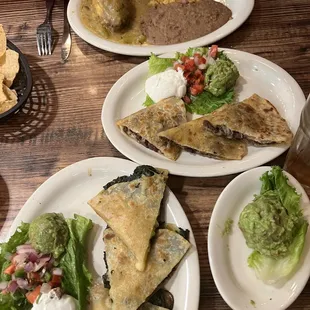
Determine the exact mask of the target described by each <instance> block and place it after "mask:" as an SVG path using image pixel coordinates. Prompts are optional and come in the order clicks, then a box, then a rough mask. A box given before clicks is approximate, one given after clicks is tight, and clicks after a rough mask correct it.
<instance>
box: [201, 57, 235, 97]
mask: <svg viewBox="0 0 310 310" xmlns="http://www.w3.org/2000/svg"><path fill="white" fill-rule="evenodd" d="M238 77H239V71H238V69H237V67H236V66H235V64H234V63H233V62H232V61H231V60H230V59H229V58H227V57H224V56H223V57H222V58H219V59H217V60H216V62H215V64H213V65H211V66H209V68H208V69H207V72H206V74H205V83H206V89H207V90H208V91H209V92H210V93H211V94H213V95H214V96H216V97H218V96H221V95H223V94H224V93H225V92H226V91H227V90H229V89H231V88H232V87H234V86H235V84H236V81H237V79H238Z"/></svg>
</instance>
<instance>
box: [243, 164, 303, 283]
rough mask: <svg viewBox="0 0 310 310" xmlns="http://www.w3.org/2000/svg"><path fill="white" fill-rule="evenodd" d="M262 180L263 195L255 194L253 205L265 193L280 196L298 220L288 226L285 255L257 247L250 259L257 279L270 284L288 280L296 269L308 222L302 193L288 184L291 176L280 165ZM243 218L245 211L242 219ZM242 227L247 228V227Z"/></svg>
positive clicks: (250, 265)
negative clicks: (301, 203) (302, 202)
mask: <svg viewBox="0 0 310 310" xmlns="http://www.w3.org/2000/svg"><path fill="white" fill-rule="evenodd" d="M260 180H261V181H262V186H261V192H260V195H258V196H256V197H255V200H254V202H252V204H255V202H256V201H258V200H259V199H260V197H263V196H266V197H267V196H268V195H273V196H277V197H278V200H279V201H280V203H281V204H282V206H283V208H284V210H285V211H284V212H286V214H287V217H289V218H292V219H295V220H294V227H289V228H290V229H291V230H292V232H293V235H292V238H291V242H290V243H289V245H288V247H287V251H286V252H285V253H284V255H279V256H272V255H264V254H263V253H262V251H260V250H259V249H256V250H255V251H253V253H252V254H251V255H250V256H249V258H248V265H249V267H251V268H253V269H254V270H255V273H256V276H257V278H259V279H261V280H262V281H264V282H265V283H267V284H276V283H278V282H282V281H285V280H286V279H287V278H288V277H289V276H290V275H291V274H293V272H295V270H296V268H297V266H298V263H299V261H300V258H301V255H302V251H303V248H304V244H305V239H306V233H307V229H308V222H307V221H306V219H305V218H304V217H303V214H302V209H301V206H300V200H301V199H300V198H301V196H300V195H299V194H298V193H297V192H296V189H295V188H294V187H292V186H291V185H289V184H288V179H287V177H286V176H285V175H284V173H283V171H282V169H281V168H280V167H273V168H272V169H271V171H267V172H266V173H264V174H263V175H262V176H261V178H260ZM267 207H268V206H267V205H266V210H268V208H269V207H268V208H267ZM246 208H247V207H246ZM266 210H265V211H266ZM253 215H254V214H253ZM241 217H242V214H241V216H240V219H241ZM253 218H254V217H253ZM281 223H282V222H281V221H280V223H277V224H276V225H280V224H281ZM239 224H240V221H239ZM241 224H242V223H241ZM258 224H259V223H257V225H258ZM253 225H254V226H253ZM257 225H256V224H255V223H253V224H252V227H257ZM241 226H243V229H244V227H245V226H244V225H241ZM239 227H240V225H239ZM283 229H286V227H285V226H283Z"/></svg>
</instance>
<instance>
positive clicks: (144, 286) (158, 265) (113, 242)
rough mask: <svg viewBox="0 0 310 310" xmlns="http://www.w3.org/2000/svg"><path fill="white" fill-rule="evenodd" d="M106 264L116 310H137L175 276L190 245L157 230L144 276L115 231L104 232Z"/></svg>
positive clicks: (175, 234) (176, 236) (170, 233)
mask: <svg viewBox="0 0 310 310" xmlns="http://www.w3.org/2000/svg"><path fill="white" fill-rule="evenodd" d="M103 239H104V243H105V246H106V262H107V266H108V279H109V282H110V286H111V288H110V292H109V294H110V298H111V299H112V301H113V302H112V309H113V310H116V309H117V310H136V309H138V307H139V306H140V305H141V304H142V303H143V302H145V301H146V299H147V298H148V297H149V296H150V295H151V294H152V293H153V292H154V291H155V289H156V288H157V287H158V285H159V284H161V283H162V282H163V281H164V280H165V279H166V278H167V277H168V276H169V274H170V273H171V272H172V270H173V268H174V267H175V266H176V265H177V264H178V263H179V262H180V261H181V259H182V258H183V256H184V255H185V253H186V252H187V251H188V249H189V248H190V243H189V242H188V241H187V240H186V239H184V238H183V237H182V236H181V235H179V234H178V233H176V232H174V231H171V230H169V229H158V230H157V232H156V235H155V237H154V240H152V246H151V251H150V254H149V258H148V262H147V266H146V269H145V271H144V272H140V271H137V270H136V268H135V258H134V256H133V255H131V253H130V252H129V251H128V249H127V247H126V246H125V245H124V244H123V242H122V241H121V240H120V239H119V238H118V237H117V236H116V234H115V233H114V232H113V230H112V229H110V228H109V229H106V230H105V232H104V237H103Z"/></svg>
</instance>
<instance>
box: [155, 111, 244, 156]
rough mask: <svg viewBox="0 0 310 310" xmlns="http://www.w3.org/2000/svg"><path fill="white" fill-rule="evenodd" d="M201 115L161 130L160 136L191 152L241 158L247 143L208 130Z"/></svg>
mask: <svg viewBox="0 0 310 310" xmlns="http://www.w3.org/2000/svg"><path fill="white" fill-rule="evenodd" d="M205 119H206V117H201V118H198V119H195V120H193V121H190V122H188V123H185V124H182V125H181V126H178V127H176V128H172V129H169V130H166V131H163V132H161V133H160V134H159V136H160V137H162V138H165V139H168V140H170V141H172V142H173V143H176V144H177V145H179V146H180V147H182V148H184V149H185V150H187V151H189V152H191V153H197V154H200V155H204V156H207V157H211V158H215V159H230V160H232V159H242V158H243V157H244V156H245V155H246V154H247V145H246V143H245V142H243V141H237V140H230V139H226V138H225V137H219V136H216V135H214V134H213V133H211V132H209V131H208V130H207V129H206V128H205V127H204V126H203V122H204V120H205Z"/></svg>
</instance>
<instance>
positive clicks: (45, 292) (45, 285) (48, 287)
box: [40, 283, 52, 294]
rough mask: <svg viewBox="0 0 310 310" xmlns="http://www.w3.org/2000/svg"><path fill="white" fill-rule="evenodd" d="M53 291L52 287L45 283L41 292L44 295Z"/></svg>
mask: <svg viewBox="0 0 310 310" xmlns="http://www.w3.org/2000/svg"><path fill="white" fill-rule="evenodd" d="M51 289H52V287H51V286H50V285H49V284H48V283H43V284H42V286H41V289H40V292H41V293H43V294H47V293H48V292H49V291H50V290H51Z"/></svg>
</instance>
